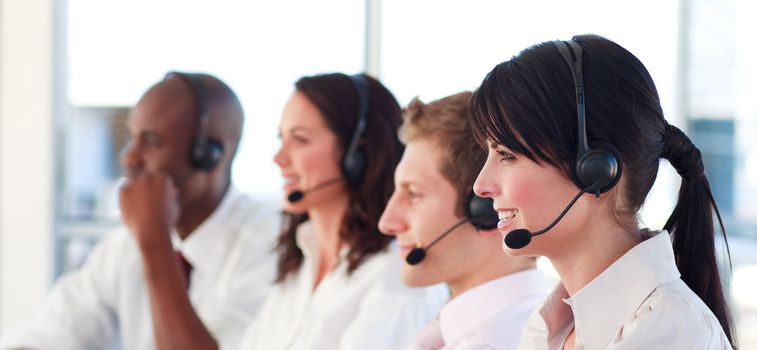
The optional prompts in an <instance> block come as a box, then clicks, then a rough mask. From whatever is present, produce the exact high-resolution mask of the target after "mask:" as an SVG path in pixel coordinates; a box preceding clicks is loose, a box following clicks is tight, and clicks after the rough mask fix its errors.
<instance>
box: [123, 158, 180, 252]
mask: <svg viewBox="0 0 757 350" xmlns="http://www.w3.org/2000/svg"><path fill="white" fill-rule="evenodd" d="M119 205H120V206H121V217H122V219H123V222H124V223H125V224H126V226H128V227H129V231H130V232H131V233H132V235H134V238H135V239H136V240H137V242H138V243H139V244H140V246H142V247H143V248H144V247H146V246H152V245H153V244H155V243H158V244H159V243H160V242H161V241H162V242H165V241H166V240H167V239H168V237H169V234H170V232H171V231H172V230H173V229H174V227H175V225H176V222H177V220H178V219H179V214H180V213H181V207H180V206H179V193H178V190H177V189H176V187H175V186H174V184H173V181H172V180H171V178H170V177H168V176H167V175H165V174H161V173H158V174H145V173H142V174H138V175H135V176H130V177H128V178H127V179H126V181H125V182H124V184H123V185H122V186H121V190H120V196H119ZM168 241H170V240H168Z"/></svg>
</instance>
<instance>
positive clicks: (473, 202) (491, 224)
mask: <svg viewBox="0 0 757 350" xmlns="http://www.w3.org/2000/svg"><path fill="white" fill-rule="evenodd" d="M497 221H499V219H498V217H497V212H496V211H495V210H494V200H493V199H491V198H484V197H479V196H476V195H475V194H473V193H471V195H470V197H469V198H468V203H467V205H466V206H465V219H462V220H460V221H459V222H458V223H456V224H454V225H452V226H451V227H450V228H448V229H447V230H446V231H444V233H442V234H441V235H439V237H437V238H436V239H435V240H433V241H432V242H431V243H430V244H429V245H427V246H426V247H418V248H414V249H413V250H411V251H410V253H409V254H408V255H407V257H405V261H406V262H407V263H408V264H410V265H418V264H420V262H421V261H423V259H424V258H426V252H427V251H428V250H429V249H431V247H433V246H434V244H436V242H439V241H440V240H441V239H442V238H444V237H446V236H447V235H448V234H449V233H450V232H452V231H454V230H455V229H456V228H458V227H459V226H460V225H462V224H464V223H466V222H470V223H471V224H472V225H473V227H475V228H476V229H478V230H492V229H494V228H496V227H497Z"/></svg>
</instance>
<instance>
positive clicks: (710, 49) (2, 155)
mask: <svg viewBox="0 0 757 350" xmlns="http://www.w3.org/2000/svg"><path fill="white" fill-rule="evenodd" d="M755 15H757V4H755V3H754V2H752V1H750V0H663V1H660V0H637V1H633V2H632V1H607V0H604V1H601V0H574V1H557V0H553V1H550V0H539V1H515V0H499V1H494V0H486V1H484V0H474V1H445V0H441V1H432V0H424V1H420V0H411V1H407V0H406V1H400V0H364V1H363V0H320V1H305V0H302V1H294V0H281V1H243V0H214V1H209V0H131V1H116V0H57V1H56V0H0V333H2V332H3V331H4V330H7V329H8V328H10V327H13V326H14V325H16V324H18V323H19V322H21V321H23V320H25V319H26V317H28V314H29V311H30V310H33V309H34V308H35V307H36V306H37V305H38V304H39V302H40V300H41V299H42V298H43V297H44V295H45V293H46V291H47V290H48V288H49V287H50V285H51V283H52V282H53V281H54V279H55V278H56V277H57V276H59V275H60V274H61V273H63V272H65V271H66V270H69V269H71V268H75V267H76V266H77V265H78V264H80V263H81V262H82V260H83V259H84V258H85V257H86V254H87V253H88V251H89V249H90V248H91V246H92V245H93V244H94V243H96V242H97V240H98V239H99V238H100V237H101V236H102V235H103V234H105V233H107V232H108V231H109V230H110V229H111V228H112V227H114V226H115V225H117V223H118V208H117V205H116V200H117V197H116V191H117V186H118V178H119V171H120V169H119V167H118V162H117V161H118V154H119V152H120V149H121V147H122V146H123V144H124V143H125V142H126V140H127V139H126V135H125V131H124V128H123V121H124V119H125V117H126V115H127V113H128V108H129V106H131V105H133V104H134V103H135V102H136V100H137V99H138V98H139V96H140V95H141V94H142V93H143V92H144V90H145V89H146V88H147V87H148V86H149V85H151V84H152V83H154V82H156V81H157V80H159V79H161V78H162V76H163V74H164V73H165V72H166V71H169V70H186V71H205V72H209V73H212V74H214V75H217V76H218V77H220V78H221V79H223V80H225V81H227V82H228V83H229V84H230V85H231V86H232V87H233V88H234V89H235V90H236V92H237V93H238V95H239V96H240V98H241V100H242V103H243V105H244V108H245V111H246V114H247V121H246V126H245V130H244V137H243V141H242V145H241V149H240V153H239V155H238V157H237V161H236V163H235V166H234V171H233V178H234V181H235V183H236V184H237V186H238V187H240V188H241V189H242V190H244V191H247V192H250V193H253V194H255V195H258V196H263V197H269V198H277V197H279V196H280V193H279V192H278V189H279V188H280V187H281V179H280V178H279V175H278V170H277V168H276V167H275V165H274V164H273V162H272V161H271V159H272V157H273V153H274V151H275V150H276V148H277V146H278V139H277V137H276V135H277V124H278V119H279V115H280V112H281V108H282V106H283V104H284V102H285V100H286V99H287V98H288V96H289V94H291V92H292V84H293V82H294V81H295V80H296V79H297V78H298V77H299V76H302V75H305V74H314V73H319V72H330V71H342V72H346V73H356V72H359V71H363V70H365V71H368V72H369V73H371V74H373V75H375V76H377V77H379V78H380V79H382V81H384V82H385V83H386V85H387V86H388V87H389V88H390V89H391V90H392V91H393V92H394V93H395V94H396V96H397V98H398V99H399V100H400V103H402V104H406V103H407V102H409V101H410V99H411V98H412V97H414V96H416V95H420V96H421V98H423V99H424V100H431V99H435V98H438V97H442V96H445V95H448V94H451V93H455V92H458V91H460V90H464V89H475V88H476V86H477V85H478V83H480V81H481V79H482V78H483V77H484V75H485V74H486V73H487V72H488V71H489V70H490V69H491V68H492V67H493V66H494V65H495V64H497V63H499V62H501V61H503V60H506V59H508V58H509V57H511V56H512V55H514V54H516V53H517V52H518V51H519V50H520V49H523V48H525V47H526V46H528V45H530V44H533V43H536V42H540V41H545V40H553V39H567V38H569V37H570V36H572V35H573V34H580V33H596V34H600V35H603V36H606V37H608V38H610V39H612V40H614V41H616V42H618V43H619V44H621V45H622V46H624V47H626V48H627V49H629V50H630V51H631V52H633V53H634V54H636V55H637V56H638V57H639V58H640V59H641V60H642V62H644V64H645V65H646V66H647V68H648V69H649V70H650V72H651V74H652V76H653V78H654V79H655V82H656V84H657V87H658V90H659V93H660V96H661V99H662V103H663V108H664V110H665V113H666V116H667V118H668V119H669V120H670V121H671V122H672V123H673V124H676V125H678V126H679V127H681V128H682V129H683V130H685V131H686V132H687V133H689V135H691V136H692V138H693V139H694V142H695V143H696V144H697V145H698V146H699V147H700V148H701V149H702V151H703V154H704V157H705V166H706V168H707V172H708V176H709V178H710V181H711V184H712V188H713V191H714V192H715V196H716V198H717V200H718V204H719V205H720V209H721V213H722V214H723V215H724V220H725V223H726V229H727V231H728V234H729V241H730V248H731V256H732V258H733V263H734V265H733V268H732V269H730V270H726V272H727V276H728V277H729V278H728V279H727V281H728V282H727V283H728V286H727V287H728V290H729V291H730V298H731V302H732V305H734V307H735V310H736V318H737V322H738V325H737V326H738V329H739V338H740V339H741V342H742V349H746V348H749V347H748V346H752V348H753V349H755V348H757V298H754V296H755V295H757V175H755V174H757V139H756V138H755V137H754V136H753V135H755V133H756V132H757V96H755V88H754V86H753V84H754V82H755V81H756V80H757V65H755V63H754V62H757V46H755V45H754V44H753V41H754V38H753V37H752V36H753V33H757V23H756V22H754V20H753V19H754V18H755ZM589 103H591V102H589ZM678 181H679V180H678V176H677V175H676V174H675V172H673V171H672V169H670V167H669V166H668V165H667V164H664V165H663V170H662V171H661V173H660V176H659V179H658V182H657V184H656V185H655V188H654V189H653V193H652V195H651V197H650V198H649V199H648V204H647V205H646V206H645V208H644V212H643V220H644V222H645V224H646V225H647V226H649V227H652V228H660V227H661V226H662V224H663V223H664V221H665V219H667V216H668V215H669V214H670V211H671V210H672V208H673V205H674V201H675V194H676V191H677V189H678ZM545 268H548V267H545ZM744 345H746V346H744Z"/></svg>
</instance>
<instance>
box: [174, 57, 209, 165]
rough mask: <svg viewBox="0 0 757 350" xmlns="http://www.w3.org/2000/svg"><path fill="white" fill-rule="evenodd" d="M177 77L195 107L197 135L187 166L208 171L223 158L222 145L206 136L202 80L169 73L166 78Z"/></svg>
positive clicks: (204, 94) (204, 97)
mask: <svg viewBox="0 0 757 350" xmlns="http://www.w3.org/2000/svg"><path fill="white" fill-rule="evenodd" d="M171 76H177V77H179V78H180V79H181V80H183V81H184V82H185V83H187V85H188V86H189V88H190V90H192V95H193V96H192V97H193V99H194V101H195V104H196V106H197V133H196V134H195V136H194V138H193V139H192V149H191V150H190V151H189V164H190V165H191V166H192V168H194V169H197V170H203V171H208V170H212V169H213V168H215V167H216V165H218V162H219V161H220V160H221V157H223V145H222V144H221V143H220V142H219V141H217V140H214V139H213V138H211V137H210V136H208V128H209V126H208V124H209V123H210V116H209V115H208V94H207V91H206V90H205V84H203V82H202V80H201V79H200V78H199V77H198V76H196V75H195V74H191V73H183V72H169V73H168V74H166V78H170V77H171Z"/></svg>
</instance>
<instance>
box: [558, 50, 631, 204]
mask: <svg viewBox="0 0 757 350" xmlns="http://www.w3.org/2000/svg"><path fill="white" fill-rule="evenodd" d="M553 43H554V45H555V46H556V47H557V51H559V52H560V55H562V57H563V58H564V59H565V62H566V63H567V64H568V67H569V68H570V73H571V75H573V84H574V87H575V90H576V109H577V116H578V138H577V139H578V140H577V144H578V145H577V148H576V162H575V164H573V165H572V167H571V170H572V172H571V174H572V177H573V182H575V183H576V186H578V188H580V189H586V188H589V187H592V186H595V185H598V186H599V189H598V190H597V191H598V193H595V194H597V195H599V193H603V192H606V191H609V190H610V189H611V188H613V186H615V184H617V183H618V180H620V175H621V173H622V168H621V163H620V161H619V158H618V156H617V155H618V152H617V150H616V149H615V148H614V147H613V146H612V145H610V144H608V143H601V142H593V143H592V145H591V147H589V143H588V141H587V139H588V137H587V133H586V94H585V93H584V78H583V48H581V45H579V44H578V43H577V42H575V41H573V40H567V41H553Z"/></svg>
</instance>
